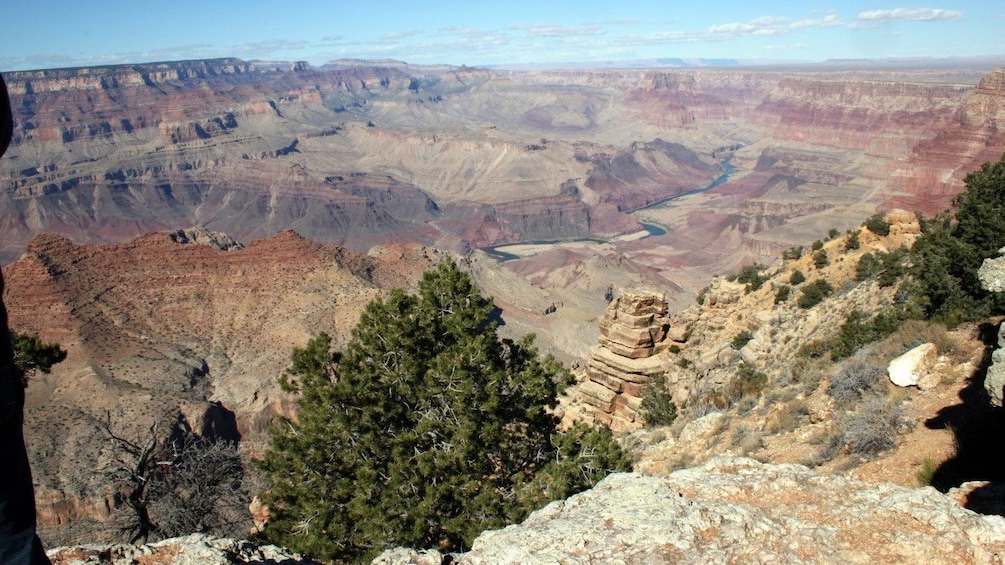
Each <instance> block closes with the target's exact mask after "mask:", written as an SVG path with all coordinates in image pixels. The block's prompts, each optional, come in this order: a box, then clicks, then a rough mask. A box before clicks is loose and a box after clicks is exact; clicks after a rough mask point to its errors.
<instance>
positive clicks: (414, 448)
mask: <svg viewBox="0 0 1005 565" xmlns="http://www.w3.org/2000/svg"><path fill="white" fill-rule="evenodd" d="M494 313H495V307H494V305H493V302H492V300H491V299H489V298H485V297H483V296H482V295H481V294H479V292H478V290H477V288H475V286H474V285H473V284H472V282H471V279H470V277H469V276H468V275H467V274H466V273H464V272H463V271H461V270H460V269H459V268H458V267H457V265H456V264H454V263H453V262H452V261H445V262H443V263H441V264H440V265H439V266H438V267H436V268H435V269H432V270H430V271H429V272H427V273H425V275H424V276H423V278H422V280H421V281H420V283H419V294H418V295H417V296H415V295H408V294H405V293H404V292H402V291H400V290H398V291H393V292H391V293H390V295H389V296H388V297H387V299H384V300H381V299H377V300H375V301H373V302H371V303H370V304H368V305H367V307H366V308H365V310H364V312H363V314H362V315H361V317H360V320H359V323H358V325H357V326H356V328H355V329H354V330H353V332H352V334H351V337H350V340H349V342H348V344H347V346H346V349H345V352H344V353H342V354H339V353H333V352H331V351H330V348H331V338H330V337H329V336H328V335H326V334H321V335H319V336H317V337H316V338H314V339H312V340H311V341H310V342H309V343H308V344H307V347H306V348H304V349H298V350H296V351H295V352H294V354H293V356H292V364H291V366H290V367H289V369H287V372H286V374H285V375H284V377H283V379H282V382H283V384H284V386H285V387H286V388H287V389H288V390H294V391H298V392H299V393H300V395H301V396H300V399H299V412H298V414H297V419H296V421H288V420H281V421H279V422H278V423H276V424H275V425H274V427H273V430H272V440H271V444H270V448H269V450H268V452H267V453H266V455H265V458H264V460H263V461H262V463H261V465H262V468H263V469H264V470H265V471H266V473H267V474H268V476H269V477H270V479H271V481H272V488H271V490H270V491H269V492H268V493H267V494H266V496H265V500H266V502H267V503H268V505H269V507H270V512H271V515H272V518H271V520H270V521H269V523H268V524H267V526H266V529H265V532H264V535H265V537H266V538H268V539H269V540H271V541H274V542H276V543H279V544H282V545H284V546H287V547H290V548H293V549H295V550H298V551H301V552H304V553H306V554H309V555H313V556H316V557H321V558H326V559H338V560H354V561H355V560H360V559H361V558H366V557H371V556H373V555H374V554H376V553H378V552H380V551H381V550H383V549H385V548H387V547H392V546H397V545H400V546H409V547H421V548H427V547H435V548H439V549H446V550H460V549H463V548H466V547H469V546H470V544H471V542H472V541H473V539H474V538H475V537H476V536H477V535H478V534H479V533H481V532H482V531H483V530H485V529H488V528H494V527H499V526H502V525H504V524H507V523H511V522H514V521H518V520H520V519H522V518H524V517H525V516H526V515H527V514H528V513H529V512H530V511H532V510H534V509H536V508H538V507H540V506H542V505H543V504H544V503H546V502H548V501H550V500H555V499H559V498H565V497H567V496H569V495H571V494H573V493H575V492H578V491H581V490H584V489H586V488H589V487H591V486H592V485H593V484H595V483H596V482H597V481H599V480H600V479H601V478H603V477H604V476H605V475H606V474H607V473H608V472H610V471H613V470H627V469H629V468H630V464H631V463H630V459H629V458H628V457H627V456H626V455H625V454H624V452H622V451H621V449H620V448H619V447H618V445H617V443H616V442H615V441H614V440H613V438H611V436H610V433H609V432H606V431H605V432H601V431H598V430H594V429H592V428H587V427H583V426H579V427H576V428H574V429H573V430H571V431H569V432H567V433H558V432H556V429H555V426H556V424H557V421H556V418H555V417H554V415H553V414H552V412H551V409H552V408H554V407H555V406H556V403H557V396H558V394H559V393H560V392H561V389H562V388H563V387H564V386H565V385H566V384H568V382H569V375H568V373H567V371H565V369H564V368H563V367H561V365H559V364H558V363H557V362H556V361H555V360H554V359H552V358H551V357H550V356H548V357H540V356H539V355H538V353H537V351H536V349H535V348H534V346H533V337H532V336H528V337H526V338H524V339H522V340H520V341H516V342H514V341H511V340H505V339H500V338H498V337H497V335H496V322H495V321H494V318H493V316H494Z"/></svg>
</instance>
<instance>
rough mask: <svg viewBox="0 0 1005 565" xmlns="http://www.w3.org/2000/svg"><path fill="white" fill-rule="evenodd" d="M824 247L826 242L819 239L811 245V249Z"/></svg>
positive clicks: (815, 249) (818, 249) (816, 249)
mask: <svg viewBox="0 0 1005 565" xmlns="http://www.w3.org/2000/svg"><path fill="white" fill-rule="evenodd" d="M823 248H824V242H822V241H820V240H819V239H818V240H816V241H814V242H813V245H812V246H810V249H812V250H813V251H820V250H821V249H823Z"/></svg>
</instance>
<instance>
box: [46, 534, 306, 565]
mask: <svg viewBox="0 0 1005 565" xmlns="http://www.w3.org/2000/svg"><path fill="white" fill-rule="evenodd" d="M47 553H48V555H49V559H50V560H51V561H52V564H53V565H145V564H151V565H152V564H154V563H156V564H157V565H237V564H241V563H247V564H252V563H253V564H255V565H319V564H318V562H317V561H314V560H311V559H307V558H304V557H303V556H301V555H299V554H297V553H293V552H292V551H289V550H286V549H283V548H281V547H277V546H274V545H256V544H254V543H252V542H249V541H244V540H233V539H227V538H216V537H212V536H208V535H205V534H192V535H190V536H185V537H180V538H171V539H166V540H163V541H159V542H155V543H151V544H148V545H126V544H117V545H82V546H76V547H58V548H55V549H51V550H49V551H48V552H47Z"/></svg>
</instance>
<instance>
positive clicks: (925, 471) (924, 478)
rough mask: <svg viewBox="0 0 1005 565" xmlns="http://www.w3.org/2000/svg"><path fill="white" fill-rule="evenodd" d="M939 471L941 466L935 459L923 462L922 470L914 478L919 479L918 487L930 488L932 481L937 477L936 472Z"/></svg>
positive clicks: (926, 458) (929, 458)
mask: <svg viewBox="0 0 1005 565" xmlns="http://www.w3.org/2000/svg"><path fill="white" fill-rule="evenodd" d="M938 469H939V465H938V463H936V462H935V459H932V458H931V457H925V458H924V459H923V460H922V461H921V468H920V469H918V472H917V473H915V474H914V477H915V478H916V479H918V485H919V486H923V487H927V486H930V485H931V484H932V479H933V478H934V477H935V472H936V471H937V470H938Z"/></svg>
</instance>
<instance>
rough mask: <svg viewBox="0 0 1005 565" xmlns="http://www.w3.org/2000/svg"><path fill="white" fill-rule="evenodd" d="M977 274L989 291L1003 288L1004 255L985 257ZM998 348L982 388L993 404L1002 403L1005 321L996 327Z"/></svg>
mask: <svg viewBox="0 0 1005 565" xmlns="http://www.w3.org/2000/svg"><path fill="white" fill-rule="evenodd" d="M998 252H999V253H1003V254H1005V248H1002V249H999V250H998ZM977 276H978V277H980V279H981V286H983V287H984V288H985V289H986V290H990V291H991V292H1002V291H1003V290H1005V257H997V258H994V259H985V260H984V263H983V264H982V265H981V268H980V270H978V271H977ZM997 345H998V348H997V349H995V351H994V352H993V353H991V366H990V367H988V374H987V377H985V379H984V388H985V389H986V390H987V391H988V394H989V395H990V396H991V403H992V404H994V405H995V406H1002V405H1003V396H1005V349H1003V348H1005V323H1003V324H1002V326H1001V327H999V328H998V344H997Z"/></svg>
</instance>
